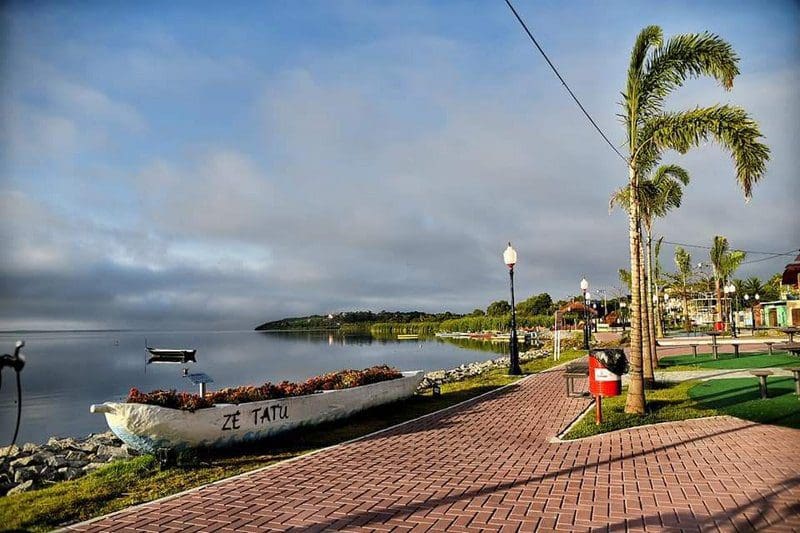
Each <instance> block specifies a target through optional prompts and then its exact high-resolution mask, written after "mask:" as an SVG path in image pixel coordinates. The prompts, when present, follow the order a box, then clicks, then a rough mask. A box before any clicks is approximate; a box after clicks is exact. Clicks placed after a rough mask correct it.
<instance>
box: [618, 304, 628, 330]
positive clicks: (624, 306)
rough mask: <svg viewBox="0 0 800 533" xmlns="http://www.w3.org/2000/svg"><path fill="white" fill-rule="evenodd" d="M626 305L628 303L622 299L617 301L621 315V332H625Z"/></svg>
mask: <svg viewBox="0 0 800 533" xmlns="http://www.w3.org/2000/svg"><path fill="white" fill-rule="evenodd" d="M626 307H628V303H627V302H625V301H622V302H620V303H619V309H620V314H621V315H622V332H623V333H625V308H626Z"/></svg>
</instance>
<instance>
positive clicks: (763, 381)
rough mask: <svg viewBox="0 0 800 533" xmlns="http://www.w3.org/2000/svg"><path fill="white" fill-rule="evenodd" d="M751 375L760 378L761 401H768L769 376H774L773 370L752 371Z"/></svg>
mask: <svg viewBox="0 0 800 533" xmlns="http://www.w3.org/2000/svg"><path fill="white" fill-rule="evenodd" d="M750 373H751V374H753V375H754V376H756V377H757V378H758V391H759V392H760V393H761V399H762V400H766V399H767V376H771V375H772V370H751V371H750Z"/></svg>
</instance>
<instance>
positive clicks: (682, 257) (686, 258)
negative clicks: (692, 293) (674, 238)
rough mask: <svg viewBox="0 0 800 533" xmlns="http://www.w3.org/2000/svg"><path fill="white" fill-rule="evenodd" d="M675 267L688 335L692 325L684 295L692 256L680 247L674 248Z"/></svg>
mask: <svg viewBox="0 0 800 533" xmlns="http://www.w3.org/2000/svg"><path fill="white" fill-rule="evenodd" d="M675 266H677V267H678V275H679V277H680V283H681V297H682V298H683V327H684V328H685V329H686V332H687V333H688V332H689V331H691V330H692V324H691V322H689V300H688V295H687V293H686V282H687V281H688V279H689V278H690V277H691V275H692V256H691V255H689V252H687V251H686V250H684V249H683V248H681V247H680V246H676V247H675Z"/></svg>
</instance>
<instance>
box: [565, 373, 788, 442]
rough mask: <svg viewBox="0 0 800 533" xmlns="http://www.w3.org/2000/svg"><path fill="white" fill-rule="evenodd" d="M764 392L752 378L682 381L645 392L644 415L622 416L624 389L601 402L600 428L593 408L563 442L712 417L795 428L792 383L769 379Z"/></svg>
mask: <svg viewBox="0 0 800 533" xmlns="http://www.w3.org/2000/svg"><path fill="white" fill-rule="evenodd" d="M767 389H768V391H769V398H767V399H766V400H761V399H760V395H759V392H758V379H757V378H738V379H714V380H709V381H696V380H692V381H684V382H682V383H678V384H676V385H672V386H667V387H664V388H659V389H655V390H651V391H648V392H647V408H648V411H647V413H646V414H645V415H644V416H636V415H629V414H626V413H625V412H624V409H625V393H626V391H625V390H623V394H622V395H621V396H616V397H613V398H606V399H604V400H603V417H604V421H603V423H602V424H600V425H599V426H598V425H596V424H595V414H594V409H592V410H591V411H590V412H588V413H587V414H586V415H585V416H584V417H583V418H582V419H581V420H580V421H579V422H578V423H577V424H576V425H575V426H574V427H573V428H572V429H571V430H570V431H569V432H568V433H567V434H566V435H565V436H564V438H565V439H578V438H581V437H588V436H590V435H597V434H600V433H607V432H609V431H615V430H618V429H625V428H630V427H636V426H644V425H647V424H655V423H658V422H672V421H676V420H687V419H690V418H699V417H703V416H713V415H731V416H736V417H739V418H743V419H745V420H752V421H754V422H761V423H764V424H775V425H779V426H787V427H793V428H800V399H798V397H797V396H796V395H795V393H794V379H793V378H791V377H786V378H768V380H767ZM652 431H658V430H657V429H655V428H654V429H653V430H652Z"/></svg>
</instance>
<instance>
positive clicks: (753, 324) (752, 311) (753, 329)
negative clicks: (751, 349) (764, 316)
mask: <svg viewBox="0 0 800 533" xmlns="http://www.w3.org/2000/svg"><path fill="white" fill-rule="evenodd" d="M754 307H755V306H752V305H751V306H750V332H751V333H752V334H753V335H755V334H756V311H755V309H754Z"/></svg>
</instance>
